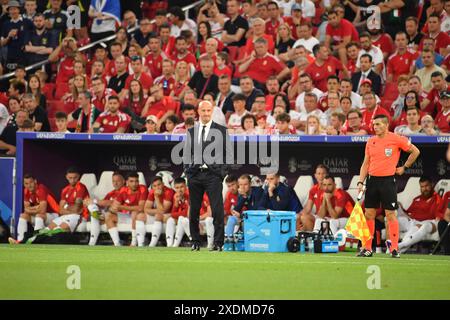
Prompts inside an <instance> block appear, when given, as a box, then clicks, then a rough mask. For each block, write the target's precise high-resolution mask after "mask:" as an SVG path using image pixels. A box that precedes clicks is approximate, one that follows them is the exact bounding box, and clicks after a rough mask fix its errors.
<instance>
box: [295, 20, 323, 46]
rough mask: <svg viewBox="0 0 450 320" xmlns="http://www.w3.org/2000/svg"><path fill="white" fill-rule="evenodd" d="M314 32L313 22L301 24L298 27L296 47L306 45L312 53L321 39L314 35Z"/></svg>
mask: <svg viewBox="0 0 450 320" xmlns="http://www.w3.org/2000/svg"><path fill="white" fill-rule="evenodd" d="M312 32H313V29H312V24H311V22H308V23H303V24H300V25H299V26H298V27H297V34H298V40H297V41H296V42H295V43H294V48H297V47H298V46H304V47H305V49H306V50H308V51H309V53H312V52H313V48H314V46H315V45H316V44H319V40H317V38H315V37H313V35H312Z"/></svg>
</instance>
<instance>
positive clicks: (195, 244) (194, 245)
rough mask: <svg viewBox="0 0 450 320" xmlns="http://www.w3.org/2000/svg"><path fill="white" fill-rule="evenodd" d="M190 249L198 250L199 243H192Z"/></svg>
mask: <svg viewBox="0 0 450 320" xmlns="http://www.w3.org/2000/svg"><path fill="white" fill-rule="evenodd" d="M191 251H200V244H198V243H194V244H193V245H192V247H191Z"/></svg>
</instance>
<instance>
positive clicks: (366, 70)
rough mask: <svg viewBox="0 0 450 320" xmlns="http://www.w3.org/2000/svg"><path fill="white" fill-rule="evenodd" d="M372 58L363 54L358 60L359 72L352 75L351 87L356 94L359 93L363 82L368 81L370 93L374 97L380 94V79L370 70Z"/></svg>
mask: <svg viewBox="0 0 450 320" xmlns="http://www.w3.org/2000/svg"><path fill="white" fill-rule="evenodd" d="M372 61H373V59H372V56H371V55H370V54H368V53H365V54H363V55H361V56H360V58H359V65H360V71H358V72H355V73H354V74H353V75H352V86H353V88H355V89H356V92H359V91H360V88H361V85H362V84H363V83H364V81H365V80H370V84H371V86H372V91H373V92H375V94H376V95H380V94H381V88H382V86H381V77H380V75H378V74H377V73H376V72H374V71H373V69H372Z"/></svg>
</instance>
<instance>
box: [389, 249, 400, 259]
mask: <svg viewBox="0 0 450 320" xmlns="http://www.w3.org/2000/svg"><path fill="white" fill-rule="evenodd" d="M391 257H392V258H400V253H399V252H398V251H397V250H395V249H394V250H392V252H391Z"/></svg>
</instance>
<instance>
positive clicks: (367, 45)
mask: <svg viewBox="0 0 450 320" xmlns="http://www.w3.org/2000/svg"><path fill="white" fill-rule="evenodd" d="M359 41H360V44H361V50H359V54H358V59H356V68H358V69H360V68H361V64H360V58H361V56H362V55H363V54H368V55H370V56H371V57H372V70H373V71H375V72H376V73H377V74H379V75H380V76H381V77H382V78H385V77H383V76H382V74H383V69H384V56H383V51H381V49H380V48H378V47H376V46H374V45H372V40H371V37H370V34H369V33H368V32H363V33H362V34H361V35H360V36H359Z"/></svg>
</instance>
